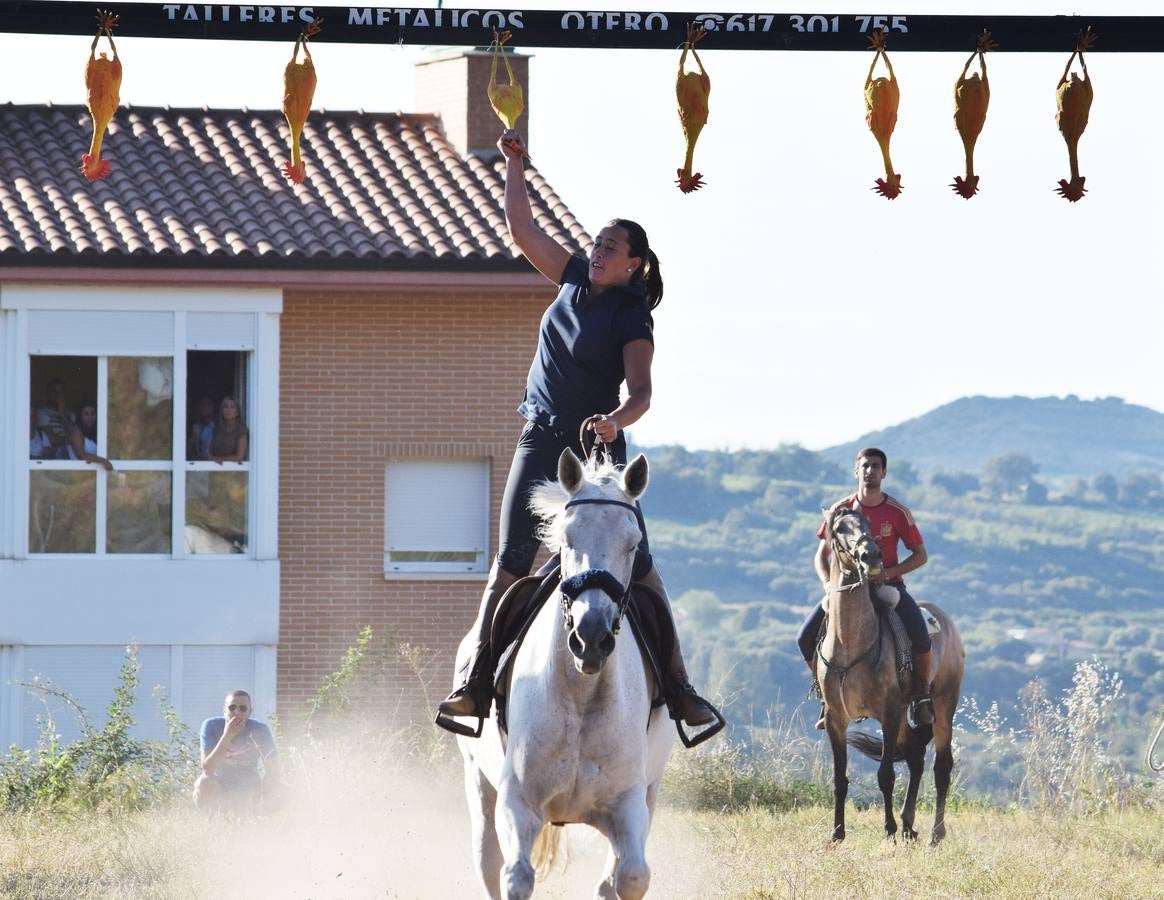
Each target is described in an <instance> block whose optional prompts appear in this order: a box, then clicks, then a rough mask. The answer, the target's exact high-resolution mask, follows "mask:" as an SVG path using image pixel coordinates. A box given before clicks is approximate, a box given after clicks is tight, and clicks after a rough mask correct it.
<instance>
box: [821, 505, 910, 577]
mask: <svg viewBox="0 0 1164 900" xmlns="http://www.w3.org/2000/svg"><path fill="white" fill-rule="evenodd" d="M884 496H885V499H884V500H882V501H881V502H880V503H878V504H877V505H876V506H866V505H865V504H864V503H862V502H861V501H860V500H858V499H857V495H856V494H850V495H849V496H848V497H845V498H844V499H843V500H839V501H837V502H836V503H834V504H833V505H832V507H831V508H830V509H829V514H830V515H831V514H832V511H833V510H834V509H837V508H838V507H841V506H847V507H849V508H850V509H859V510H860V511H861V513H862V514H863V515H864V516H865V518H866V519H868V520H869V529H870V531H872V532H873V540H875V541H876V542H877V546H878V547H879V548H880V549H881V557H882V561H883V562H884V564H885V568H887V569H888V568H889V567H890V566H896V565H897V543H898V541H900V542H901V543H903V544H905V547H906V549H907V550H909V551H911V552H912V551H914V550H916V549H917V548H918V547H920V546H921V544H922V536H921V532H920V531H919V530H918V527H917V523H916V522H914V520H913V513H911V512H910V511H909V508H908V507H907V506H906V505H905V504H904V503H901V502H899V501H897V500H894V499H893V498H892V497H890V496H889V495H888V494H885V495H884ZM825 521H826V522H827V521H828V516H826V517H825ZM816 536H817V537H818V538H820V539H821V540H824V536H825V524H824V523H822V524H821V526H820V529H819V530H818V531H817V533H816Z"/></svg>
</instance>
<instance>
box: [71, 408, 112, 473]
mask: <svg viewBox="0 0 1164 900" xmlns="http://www.w3.org/2000/svg"><path fill="white" fill-rule="evenodd" d="M68 450H69V459H80V460H84V461H85V462H87V463H96V464H97V465H99V466H104V467H105V471H106V472H112V471H113V463H111V462H110V461H109V460H107V459H106V458H105V457H104V456H98V455H97V407H96V405H95V404H92V403H86V404H85V405H84V406H82V407H81V416H80V418H79V419H78V421H77V424H75V425H74V426H73V428H72V430H71V431H70V432H69V447H68Z"/></svg>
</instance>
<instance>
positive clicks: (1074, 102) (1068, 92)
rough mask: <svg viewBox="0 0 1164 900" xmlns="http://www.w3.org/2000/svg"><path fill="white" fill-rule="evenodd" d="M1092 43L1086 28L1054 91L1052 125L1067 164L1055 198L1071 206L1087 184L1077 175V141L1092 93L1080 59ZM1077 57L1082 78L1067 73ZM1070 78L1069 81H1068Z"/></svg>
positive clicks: (1088, 110) (1083, 192)
mask: <svg viewBox="0 0 1164 900" xmlns="http://www.w3.org/2000/svg"><path fill="white" fill-rule="evenodd" d="M1094 43H1095V35H1094V34H1093V33H1092V31H1091V27H1090V26H1088V28H1087V30H1086V31H1084V32H1083V33H1081V34H1080V35H1079V43H1078V44H1077V45H1076V47H1075V51H1074V52H1073V53H1072V54H1071V55H1070V56H1069V57H1068V58H1067V65H1066V66H1065V67H1064V69H1063V77H1062V78H1060V79H1059V84H1058V86H1057V88H1056V90H1055V101H1056V105H1057V107H1058V110H1057V112H1056V113H1055V121H1056V122H1057V123H1058V124H1059V131H1060V132H1061V133H1062V135H1063V140H1065V141H1066V142H1067V157H1068V160H1069V162H1070V164H1071V181H1070V182H1067V181H1064V180H1063V179H1060V180H1059V187H1058V188H1056V191H1057V192H1058V194H1059V195H1060V196H1062V197H1066V198H1067V199H1068V200H1070V201H1071V202H1072V203H1074V202H1076V201H1077V200H1081V199H1083V195H1084V194H1085V193H1086V192H1087V188H1085V187H1084V186H1083V184H1084V182H1085V181H1086V180H1087V179H1086V178H1084V177H1083V176H1082V175H1080V174H1079V139H1080V138H1081V137H1083V132H1084V130H1085V129H1086V128H1087V116H1088V114H1089V113H1090V112H1091V101H1092V99H1093V96H1094V95H1093V93H1092V90H1091V76H1089V75H1088V74H1087V62H1086V61H1085V60H1084V59H1083V51H1084V50H1090V49H1091V45H1092V44H1094ZM1077 55H1078V57H1079V65H1080V66H1082V68H1083V77H1082V78H1080V77H1079V73H1078V72H1072V71H1071V63H1072V62H1074V60H1075V57H1076V56H1077ZM1068 74H1070V76H1071V77H1070V78H1068V77H1067V76H1068Z"/></svg>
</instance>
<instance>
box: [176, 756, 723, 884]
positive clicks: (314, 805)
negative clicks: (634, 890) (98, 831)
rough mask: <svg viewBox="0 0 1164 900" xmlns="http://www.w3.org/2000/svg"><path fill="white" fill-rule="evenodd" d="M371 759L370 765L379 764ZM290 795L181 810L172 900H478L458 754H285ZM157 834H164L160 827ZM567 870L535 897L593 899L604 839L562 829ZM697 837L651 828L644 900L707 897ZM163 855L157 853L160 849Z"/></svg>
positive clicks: (681, 829) (675, 822) (675, 827)
mask: <svg viewBox="0 0 1164 900" xmlns="http://www.w3.org/2000/svg"><path fill="white" fill-rule="evenodd" d="M378 757H379V758H378ZM283 767H284V772H285V774H284V780H285V781H286V783H287V785H288V787H287V789H286V791H285V793H284V797H283V800H282V802H281V803H280V804H279V805H278V807H277V808H276V809H271V810H268V811H265V812H264V813H263V814H261V815H257V816H254V817H250V818H244V819H239V820H234V819H228V818H224V817H221V816H210V817H206V816H202V815H200V814H198V813H195V812H193V811H190V810H187V811H182V812H180V813H178V814H176V815H173V814H172V815H170V816H167V817H166V824H164V825H162V826H161V827H162V831H164V832H168V833H167V834H164V835H163V834H157V833H155V835H154V838H155V839H156V841H157V842H158V843H155V845H154V850H155V851H157V852H162V853H164V854H165V855H166V856H168V857H170V862H171V865H170V866H168V867H167V868H169V869H170V871H171V873H172V876H173V877H172V880H171V883H170V885H169V886H168V888H169V889H168V890H167V891H166V893H167V894H168V895H169V896H172V897H175V898H177V897H199V898H200V897H212V896H213V897H259V898H266V897H270V898H311V900H325V898H326V900H331V898H337V900H338V898H343V900H362V898H409V900H411V898H421V900H428V898H442V900H443V898H451V897H455V898H473V897H482V896H484V893H483V892H482V890H481V889H480V887H479V884H478V882H477V876H476V872H475V870H474V867H473V862H472V858H471V853H470V836H469V818H468V810H467V805H466V801H465V796H464V789H463V776H462V770H461V766H460V761H459V757H458V756H457V755H456V753H455V752H453V753H449V754H444V755H443V758H442V759H441V760H440V761H439V762H435V763H426V764H424V765H423V766H420V765H417V764H415V763H411V764H409V765H406V766H402V765H399V764H394V763H393V762H391V761H390V760H389V761H385V760H384V757H383V756H382V755H381V754H379V753H376V752H375V751H374V750H372V752H368V748H366V747H364V748H359V749H353V745H352V744H351V743H350V742H341V743H340V744H338V745H337V747H336V748H335V749H332V750H328V751H327V752H320V751H319V750H318V749H317V750H316V752H313V753H312V754H311V755H310V757H309V756H307V755H305V754H296V753H295V752H294V751H292V752H284V754H283ZM159 824H161V823H159ZM566 836H567V847H568V853H567V861H566V865H565V867H564V868H563V867H562V866H561V865H559V866H558V868H557V869H556V870H555V871H553V872H551V873H550V874H549V875H548V876H547V877H546V879H545V880H544V881H542V882H541V883H540V884H539V885H538V887H537V889H536V890H535V892H534V896H535V897H536V898H539V900H540V898H546V900H551V898H552V900H582V898H591V897H593V896H594V888H595V885H596V884H597V882H598V879H599V877H600V874H601V872H602V868H603V865H604V862H605V856H606V848H607V844H606V840H605V838H603V837H602V836H601V835H600V834H598V833H597V832H596V831H594V830H592V829H590V828H588V827H586V826H580V825H579V826H570V827H568V828H567V829H566ZM699 843H700V840H699V835H698V833H697V832H696V831H695V830H694V829H693V828H691V827H690V826H689V825H688V824H686V823H685V822H684V821H683V820H682V819H681V817H678V816H677V815H668V814H667V813H666V812H665V811H664V812H663V813H662V814H661V815H659V816H657V817H656V823H655V827H654V829H653V832H652V837H651V840H650V841H649V843H648V846H647V860H648V862H649V863H650V865H651V867H652V870H653V877H652V884H651V890H650V892H649V895H648V896H654V897H660V898H684V897H706V896H714V895H715V893H716V891H715V887H714V884H711V883H705V884H700V883H699V882H700V881H701V880H703V879H705V878H707V873H706V872H704V871H701V870H702V866H701V865H700V860H701V859H703V860H706V858H707V857H706V855H705V851H704V850H702V849H701V848H700V847H699V846H698V845H699ZM159 844H161V845H166V846H164V847H163V846H159Z"/></svg>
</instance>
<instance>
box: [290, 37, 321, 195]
mask: <svg viewBox="0 0 1164 900" xmlns="http://www.w3.org/2000/svg"><path fill="white" fill-rule="evenodd" d="M322 28H323V19H312V20H311V22H310V23H308V25H307V27H306V28H304V29H303V31H302V32H301V33H300V35H299V37H297V38H296V39H295V49H294V50H292V51H291V61H290V62H289V63H287V67H286V68H285V69H283V116H284V118H286V120H287V127H288V128H290V129H291V160H290V161H289V162H285V163H283V175H284V176H285V177H286V178H287V180H288V181H290V182H291V183H292V184H302V183H303V179H305V178H306V177H307V167H306V165H304V163H303V157H302V155H301V154H300V151H299V141H300V139H301V138H302V136H303V127H304V126H305V125H306V124H307V116H308V114H309V113H310V112H311V100H312V98H313V97H314V96H315V84H316V77H315V63H313V62H312V61H311V51H310V50H309V49H307V39H308V38H312V37H315V36H316V35H317V34H319V32H320V29H322ZM300 47H302V48H303V62H297V61H296V57H298V56H299V48H300Z"/></svg>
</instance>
